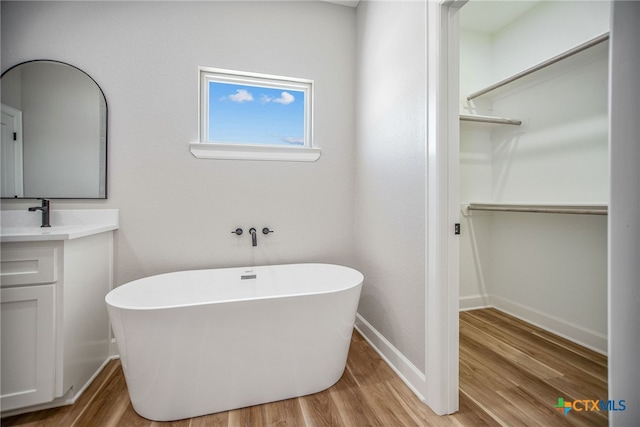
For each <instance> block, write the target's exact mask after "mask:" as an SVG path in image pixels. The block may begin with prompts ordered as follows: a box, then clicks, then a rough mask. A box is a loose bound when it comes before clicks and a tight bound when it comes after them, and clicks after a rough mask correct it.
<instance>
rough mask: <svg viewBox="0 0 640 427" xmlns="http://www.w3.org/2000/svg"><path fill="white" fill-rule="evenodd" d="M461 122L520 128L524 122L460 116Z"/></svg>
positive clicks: (490, 117) (473, 115) (477, 116)
mask: <svg viewBox="0 0 640 427" xmlns="http://www.w3.org/2000/svg"><path fill="white" fill-rule="evenodd" d="M460 120H462V121H465V122H478V123H494V124H499V125H516V126H520V125H521V124H522V120H516V119H508V118H506V117H492V116H480V115H475V114H460Z"/></svg>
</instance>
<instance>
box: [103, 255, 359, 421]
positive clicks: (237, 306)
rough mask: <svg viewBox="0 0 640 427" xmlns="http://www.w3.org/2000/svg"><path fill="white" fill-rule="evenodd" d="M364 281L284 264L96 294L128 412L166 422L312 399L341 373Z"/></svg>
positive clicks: (138, 283)
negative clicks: (103, 307) (104, 310)
mask: <svg viewBox="0 0 640 427" xmlns="http://www.w3.org/2000/svg"><path fill="white" fill-rule="evenodd" d="M363 280H364V278H363V276H362V274H361V273H360V272H358V271H356V270H353V269H351V268H347V267H342V266H337V265H329V264H291V265H276V266H265V267H252V268H224V269H214V270H196V271H183V272H176V273H168V274H161V275H158V276H153V277H148V278H144V279H140V280H135V281H133V282H129V283H127V284H125V285H122V286H119V287H117V288H116V289H114V290H112V291H111V292H109V294H107V296H106V302H107V307H108V310H109V317H110V319H111V324H112V326H113V332H114V335H115V338H116V342H117V344H118V349H119V351H120V358H121V361H122V367H123V370H124V374H125V379H126V382H127V386H128V388H129V395H130V397H131V402H132V404H133V408H134V409H135V411H136V412H137V413H138V414H140V415H142V416H143V417H145V418H148V419H151V420H155V421H170V420H177V419H182V418H190V417H196V416H199V415H204V414H210V413H214V412H220V411H227V410H230V409H234V408H241V407H245V406H251V405H256V404H261V403H266V402H273V401H276V400H281V399H288V398H292V397H297V396H303V395H306V394H311V393H316V392H318V391H321V390H324V389H326V388H328V387H330V386H332V385H333V384H335V383H336V382H337V381H338V380H339V379H340V377H341V376H342V374H343V372H344V369H345V364H346V360H347V352H348V350H349V344H350V339H351V334H352V332H353V325H354V321H355V314H356V309H357V306H358V300H359V298H360V290H361V288H362V282H363Z"/></svg>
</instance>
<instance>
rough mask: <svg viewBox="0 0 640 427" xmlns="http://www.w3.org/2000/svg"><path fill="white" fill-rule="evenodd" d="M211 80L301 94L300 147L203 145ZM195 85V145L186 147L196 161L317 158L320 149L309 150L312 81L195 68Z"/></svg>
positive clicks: (313, 159)
mask: <svg viewBox="0 0 640 427" xmlns="http://www.w3.org/2000/svg"><path fill="white" fill-rule="evenodd" d="M211 80H215V81H227V82H229V83H234V84H249V85H254V86H265V87H270V88H273V87H278V88H282V89H291V90H296V91H303V92H305V118H304V120H305V131H304V133H305V135H304V140H305V144H304V146H299V147H296V146H285V145H253V144H242V143H232V144H230V143H220V142H208V141H206V135H208V128H207V126H208V120H207V118H208V116H209V112H208V102H207V100H208V93H207V88H208V84H207V83H208V82H209V81H211ZM198 82H199V91H198V93H199V99H198V102H199V116H198V129H199V138H198V139H199V142H192V143H190V144H189V146H190V150H191V154H193V156H195V157H196V158H199V159H221V160H271V161H274V160H275V161H278V160H279V161H298V162H314V161H316V160H318V158H319V157H320V154H321V150H320V148H319V147H314V146H313V80H306V79H298V78H289V77H281V76H274V75H269V74H259V73H248V72H240V71H231V70H224V69H220V68H211V67H198Z"/></svg>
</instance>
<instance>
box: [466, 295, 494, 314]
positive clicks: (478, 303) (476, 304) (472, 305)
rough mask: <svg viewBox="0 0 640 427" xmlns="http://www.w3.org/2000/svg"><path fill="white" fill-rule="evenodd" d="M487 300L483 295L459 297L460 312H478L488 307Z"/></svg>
mask: <svg viewBox="0 0 640 427" xmlns="http://www.w3.org/2000/svg"><path fill="white" fill-rule="evenodd" d="M488 301H489V299H488V298H487V296H485V295H471V296H467V297H460V311H467V310H478V309H480V308H487V307H489V302H488Z"/></svg>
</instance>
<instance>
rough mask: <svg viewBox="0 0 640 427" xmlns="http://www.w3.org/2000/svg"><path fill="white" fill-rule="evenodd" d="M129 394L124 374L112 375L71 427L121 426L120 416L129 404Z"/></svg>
mask: <svg viewBox="0 0 640 427" xmlns="http://www.w3.org/2000/svg"><path fill="white" fill-rule="evenodd" d="M129 403H130V401H129V394H128V392H127V385H126V384H125V380H124V375H111V376H110V377H109V378H108V379H107V381H106V383H105V385H104V387H102V389H101V390H100V397H98V396H96V398H95V399H93V402H92V404H91V405H89V406H88V407H87V409H86V410H85V411H83V412H82V414H80V416H78V417H77V418H76V419H75V420H74V422H73V423H72V424H68V426H69V427H84V426H104V427H118V426H120V425H121V424H120V418H121V417H122V415H123V414H124V412H125V411H126V409H127V407H128V406H129Z"/></svg>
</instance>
